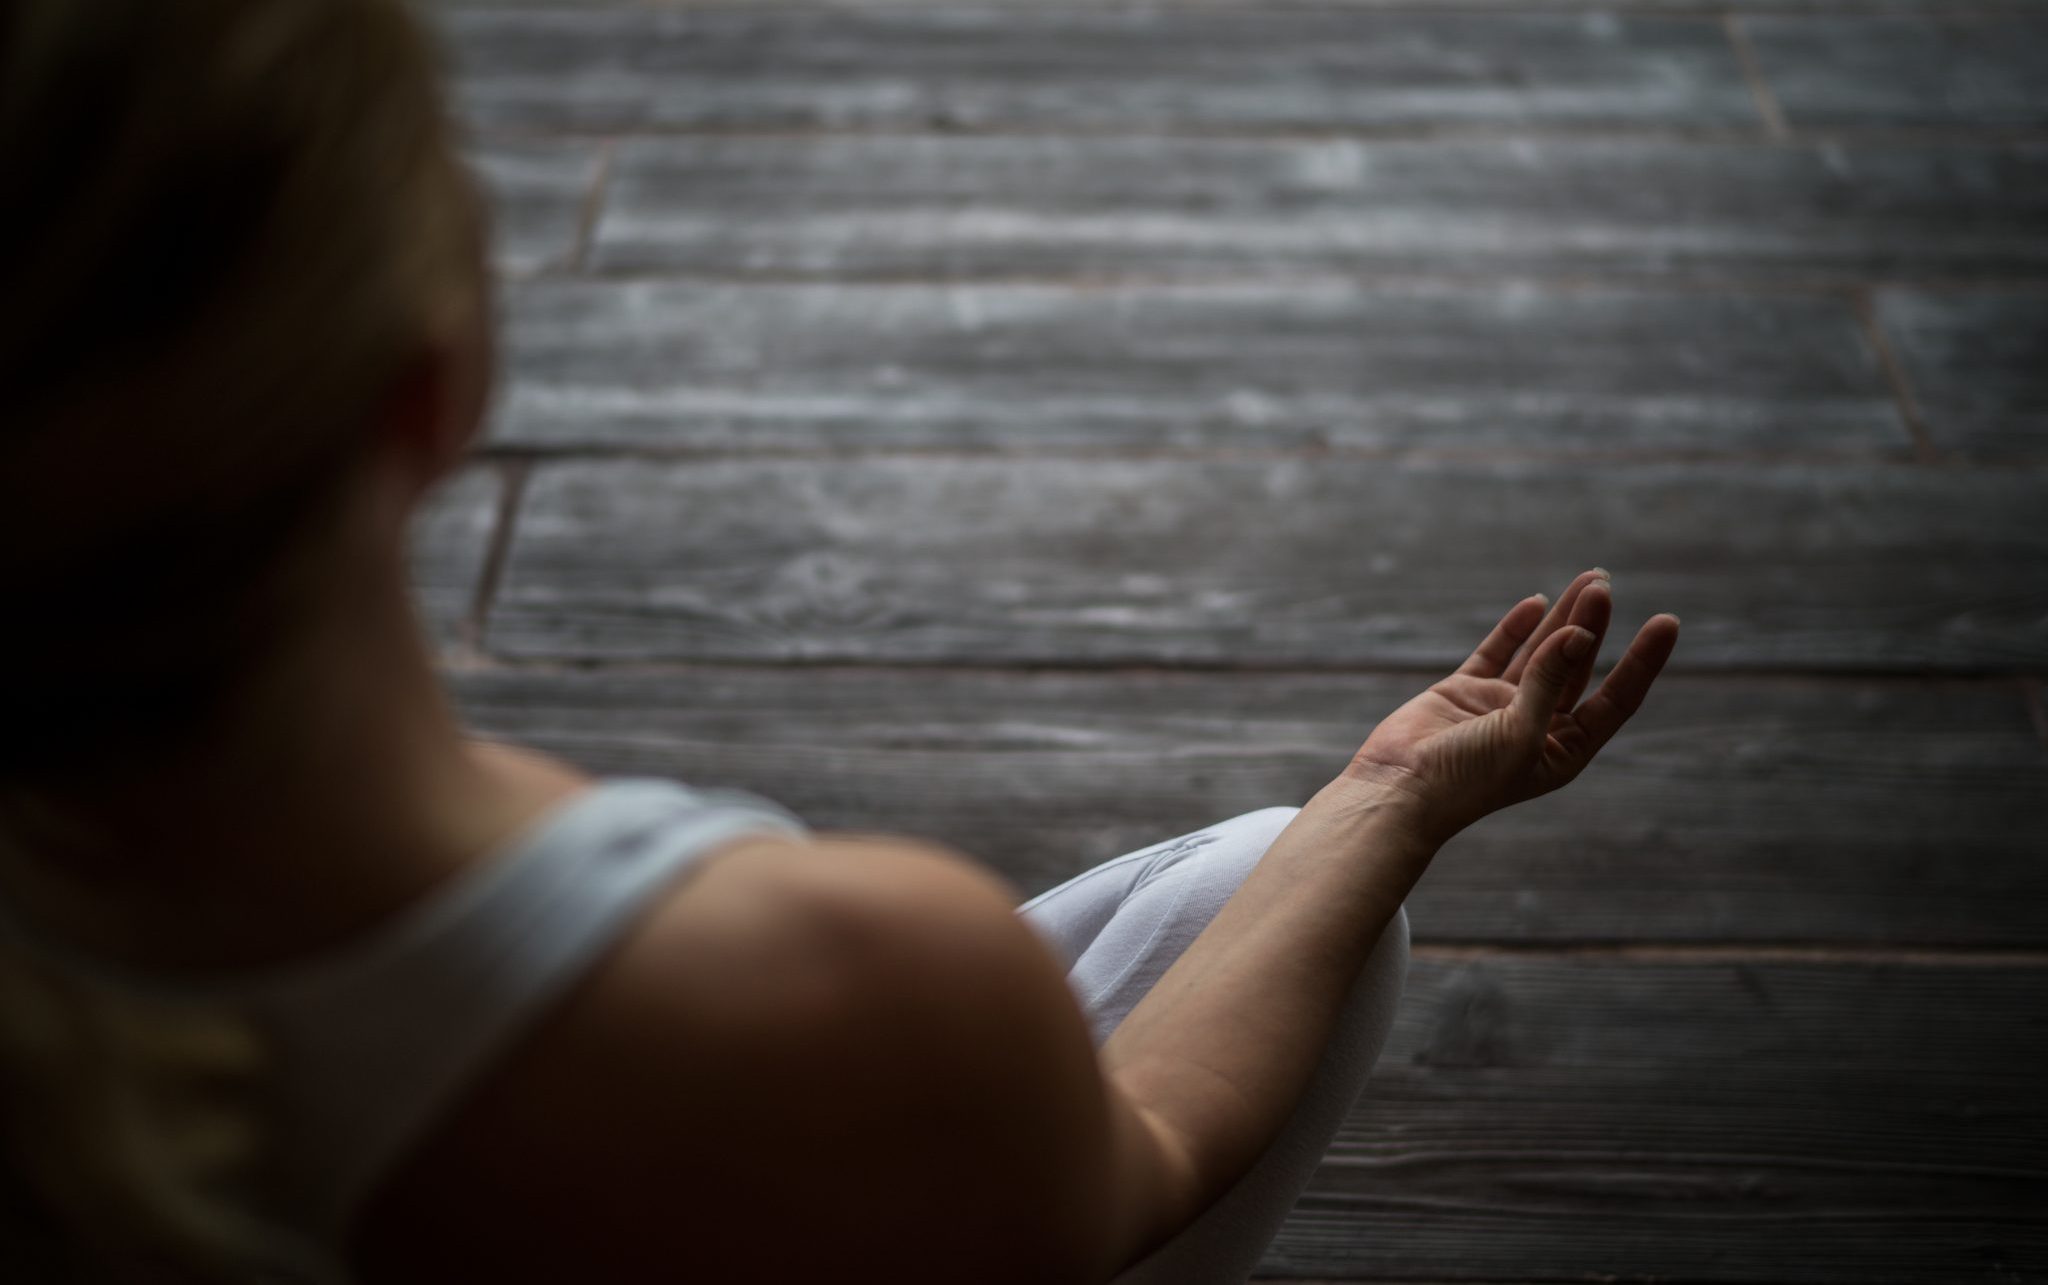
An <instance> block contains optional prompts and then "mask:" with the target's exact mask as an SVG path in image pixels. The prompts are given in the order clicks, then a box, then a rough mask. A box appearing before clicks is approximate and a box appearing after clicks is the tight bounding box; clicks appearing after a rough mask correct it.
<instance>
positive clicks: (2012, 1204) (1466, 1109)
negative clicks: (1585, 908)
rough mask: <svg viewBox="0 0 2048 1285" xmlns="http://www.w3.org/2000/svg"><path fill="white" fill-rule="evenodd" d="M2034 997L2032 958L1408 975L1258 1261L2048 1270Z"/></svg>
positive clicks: (1905, 1275)
mask: <svg viewBox="0 0 2048 1285" xmlns="http://www.w3.org/2000/svg"><path fill="white" fill-rule="evenodd" d="M2044 994H2048V974H2044V972H2043V970H2042V968H2041V966H2040V965H2038V964H2034V965H1989V966H1973V965H1970V964H1967V963H1961V962H1955V963H1949V964H1944V965H1937V966H1926V967H1914V966H1902V965H1898V964H1891V963H1873V964H1861V963H1855V962H1826V963H1814V964H1805V963H1789V962H1770V961H1757V960H1734V961H1729V962H1713V963H1647V962H1634V961H1629V960H1625V959H1618V958H1613V957H1602V956H1589V957H1585V958H1576V959H1575V958H1512V957H1508V958H1490V959H1473V960H1456V961H1451V960H1445V961H1438V960H1433V959H1428V958H1419V959H1416V960H1415V961H1414V962H1413V963H1412V964H1411V966H1410V971H1409V975H1408V985H1407V989H1406V991H1405V993H1404V995H1403V1000H1402V1009H1401V1013H1400V1016H1399V1017H1398V1018H1397V1019H1396V1022H1395V1026H1394V1032H1393V1035H1392V1037H1391V1038H1390V1039H1389V1041H1388V1046H1387V1048H1386V1050H1385V1051H1384V1052H1383V1053H1382V1054H1381V1057H1380V1061H1379V1062H1378V1063H1377V1065H1376V1066H1375V1069H1374V1074H1373V1077H1372V1080H1371V1082H1370V1083H1369V1084H1368V1085H1367V1087H1366V1090H1365V1093H1364V1096H1363V1097H1362V1099H1361V1101H1360V1103H1359V1105H1358V1107H1357V1108H1356V1109H1355V1110H1354V1111H1353V1113H1352V1116H1351V1119H1350V1121H1349V1122H1348V1124H1347V1125H1346V1127H1345V1128H1344V1129H1343V1130H1342V1131H1341V1132H1340V1133H1339V1135H1338V1138H1337V1141H1336V1144H1335V1145H1334V1146H1333V1147H1332V1149H1331V1153H1330V1157H1329V1161H1328V1163H1327V1164H1325V1165H1324V1167H1323V1169H1322V1171H1321V1172H1320V1173H1319V1174H1318V1176H1317V1178H1316V1180H1315V1182H1314V1184H1313V1185H1312V1186H1311V1187H1310V1189H1309V1192H1308V1194H1307V1195H1306V1196H1304V1198H1303V1200H1302V1202H1301V1204H1300V1205H1298V1206H1297V1207H1296V1209H1295V1212H1294V1214H1293V1215H1292V1216H1291V1217H1290V1219H1289V1221H1288V1223H1287V1225H1286V1227H1285V1228H1284V1229H1283V1230H1282V1232H1281V1234H1280V1236H1279V1238H1278V1240H1277V1241H1276V1242H1275V1244H1274V1246H1273V1248H1272V1250H1271V1251H1270V1252H1269V1253H1268V1255H1267V1258H1266V1262H1265V1266H1266V1268H1267V1269H1269V1270H1275V1271H1284V1272H1288V1273H1290V1274H1295V1275H1331V1276H1347V1277H1356V1278H1367V1279H1375V1280H1400V1281H1409V1280H1417V1279H1423V1280H1430V1279H1444V1278H1452V1279H1466V1280H1482V1281H1492V1280H1499V1279H1513V1280H1549V1281H1564V1280H1570V1281H1585V1280H1603V1279H1625V1280H1674V1279H1675V1280H1687V1281H1745V1280H1767V1281H1815V1282H1821V1281H1877V1280H1885V1281H1891V1280H1911V1281H1916V1282H1919V1281H1926V1282H1947V1281H1955V1282H1965V1281H2000V1280H2004V1281H2028V1280H2039V1279H2042V1278H2043V1277H2044V1276H2048V1221H2044V1220H2043V1219H2042V1217H2041V1211H2042V1209H2043V1208H2048V1166H2044V1165H2043V1163H2042V1155H2043V1152H2044V1148H2048V1128H2044V1123H2048V1098H2044V1096H2043V1095H2042V1093H2041V1091H2040V1076H2039V1068H2040V1066H2041V1065H2042V1062H2043V1060H2044V1058H2048V1025H2044V1024H2043V1023H2042V1022H2041V1021H2039V1020H2038V1019H2037V1018H2029V1017H2022V1016H2020V1015H2021V1014H2035V1013H2038V1012H2039V1010H2040V1003H2041V998H2042V996H2043V995H2044Z"/></svg>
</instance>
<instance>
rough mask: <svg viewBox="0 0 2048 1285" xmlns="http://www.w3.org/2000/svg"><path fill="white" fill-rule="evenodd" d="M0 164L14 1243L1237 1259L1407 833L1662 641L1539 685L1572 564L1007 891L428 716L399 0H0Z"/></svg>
mask: <svg viewBox="0 0 2048 1285" xmlns="http://www.w3.org/2000/svg"><path fill="white" fill-rule="evenodd" d="M0 166H4V172H5V173H6V174H7V175H8V178H9V184H10V187H9V195H8V197H7V198H6V201H5V212H4V216H0V217H4V219H5V225H4V231H5V232H6V235H5V236H4V237H0V298H4V300H5V305H4V306H5V313H4V316H0V327H4V332H5V342H4V343H0V404H4V405H5V407H6V415H5V419H4V421H0V587H4V589H5V592H6V593H7V595H8V597H9V602H8V608H9V611H10V615H9V627H8V628H7V629H6V630H5V631H4V637H0V658H4V661H5V666H4V673H5V675H6V679H5V687H4V689H0V729H4V734H0V1088H4V1098H0V1102H4V1109H5V1116H4V1128H5V1135H4V1137H5V1143H6V1147H7V1151H8V1167H7V1173H8V1174H9V1175H10V1184H11V1185H10V1187H9V1189H8V1190H7V1192H6V1195H5V1204H6V1206H7V1207H8V1210H9V1212H8V1214H7V1215H6V1216H5V1219H4V1221H0V1230H4V1232H5V1233H6V1238H5V1244H6V1247H7V1248H6V1253H7V1254H8V1256H9V1267H10V1269H13V1270H18V1271H23V1272H25V1273H27V1274H28V1276H29V1278H34V1276H35V1275H36V1274H37V1273H40V1274H42V1275H45V1276H48V1277H49V1278H51V1279H63V1278H67V1277H68V1278H78V1279H93V1280H99V1279H134V1280H146V1281H169V1280H195V1281H197V1280H205V1281H212V1280H320V1281H338V1280H362V1281H379V1282H382V1281H391V1282H399V1281H435V1282H443V1281H456V1280H489V1281H494V1282H504V1281H521V1280H534V1281H550V1282H553V1281H562V1280H576V1281H640V1280H650V1281H651V1280H680V1279H689V1280H704V1281H728V1280H732V1281H738V1280H766V1281H781V1280H826V1279H830V1280H860V1279H870V1278H873V1279H886V1280H889V1281H892V1282H899V1283H907V1282H912V1281H967V1280H973V1281H982V1282H996V1281H1032V1282H1037V1281H1058V1282H1066V1281H1075V1282H1079V1281H1104V1280H1110V1279H1112V1278H1116V1279H1119V1280H1123V1281H1126V1282H1136V1281H1147V1282H1162V1283H1163V1282H1174V1283H1176V1285H1184V1283H1187V1282H1197V1281H1211V1280H1233V1279H1242V1278H1243V1276H1244V1275H1245V1273H1246V1272H1247V1271H1248V1270H1249V1269H1250V1267H1251V1265H1252V1264H1253V1263H1255V1262H1256V1261H1257V1259H1258V1256H1259V1254H1260V1251H1261V1250H1262V1248H1263V1247H1264V1246H1265V1244H1266V1243H1267V1241H1268V1239H1269V1238H1270V1237H1271V1235H1272V1234H1273V1231H1274V1229H1275V1228H1276V1227H1277V1226H1278V1224H1279V1221H1280V1219H1281V1218H1282V1217H1284V1215H1285V1214H1286V1212H1287V1209H1288V1207H1289V1206H1290V1205H1291V1203H1292V1202H1293V1200H1294V1199H1295V1197H1296V1195H1297V1194H1298V1193H1299V1192H1300V1190H1301V1189H1302V1187H1303V1185H1305V1184H1306V1182H1307V1181H1308V1177H1309V1174H1310V1172H1311V1171H1312V1170H1313V1169H1314V1167H1315V1164H1316V1162H1317V1161H1318V1160H1319V1158H1320V1157H1321V1155H1322V1152H1323V1149H1324V1147H1325V1146H1326V1145H1327V1142H1328V1140H1329V1137H1330V1136H1331V1134H1332V1132H1333V1131H1334V1130H1335V1128H1336V1127H1337V1124H1338V1121H1339V1120H1340V1119H1341V1118H1342V1116H1343V1114H1344V1112H1345V1111H1346V1110H1347V1109H1348V1108H1349V1107H1350V1105H1351V1103H1352V1101H1353V1099H1354V1098H1355V1097H1356V1095H1357V1094H1358V1092H1359V1090H1360V1088H1361V1086H1362V1085H1363V1083H1364V1080H1365V1076H1366V1073H1367V1071H1368V1070H1369V1069H1370V1067H1371V1064H1372V1061H1373V1059H1374V1058H1375V1057H1377V1055H1378V1052H1379V1049H1380V1047H1381V1045H1382V1043H1383V1041H1384V1039H1385V1037H1386V1033H1387V1029H1388V1026H1389V1024H1390V1022H1391V1020H1392V1015H1393V1011H1394V1007H1395V1005H1396V1003H1397V1002H1398V998H1399V993H1400V988H1401V982H1402V978H1403V976H1404V975H1405V966H1406V942H1407V922H1406V917H1405V914H1404V912H1403V910H1402V903H1403V902H1404V901H1405V899H1406V896H1407V893H1408V891H1409V889H1410V888H1412V887H1413V886H1414V883H1415V881H1416V880H1417V879H1418V878H1419V877H1420V876H1421V874H1422V872H1423V870H1424V869H1425V868H1426V867H1427V865H1428V863H1429V861H1430V858H1431V856H1432V855H1433V854H1434V852H1435V851H1436V849H1437V848H1438V847H1439V846H1440V845H1441V844H1442V843H1443V842H1444V841H1445V840H1447V839H1448V838H1450V837H1451V836H1452V835H1453V834H1455V833H1457V832H1458V831H1459V830H1460V829H1462V828H1463V827H1465V826H1466V825H1469V824H1471V823H1472V822H1473V821H1475V820H1477V819H1478V818H1479V817H1481V816H1483V815H1485V814H1487V813H1489V812H1491V811H1494V810H1496V809H1499V808H1501V807H1504V806H1507V805H1508V804H1510V803H1513V802H1516V801H1518V800H1521V799H1525V798H1529V797H1532V796H1534V795H1537V794H1540V793H1543V792H1546V791H1548V790H1551V789H1555V788H1557V787H1558V786H1560V785H1562V784H1564V783H1565V782H1567V781H1569V780H1571V779H1572V778H1573V777H1574V776H1576V775H1577V773H1578V772H1579V771H1580V770H1582V769H1583V768H1584V766H1585V765H1586V763H1587V762H1588V760H1590V759H1591V757H1592V756H1593V755H1594V754H1595V753H1596V752H1597V751H1598V750H1599V748H1600V746H1601V745H1602V744H1604V743H1605V742H1606V741H1607V740H1608V739H1609V738H1610V737H1612V736H1613V735H1614V733H1615V731H1616V730H1617V729H1618V728H1619V726H1620V725H1621V723H1622V722H1623V721H1624V720H1625V719H1626V718H1627V717H1628V716H1629V715H1630V714H1631V713H1632V712H1633V711H1634V710H1635V708H1636V707H1637V706H1638V705H1639V704H1640V703H1641V701H1642V699H1643V697H1644V694H1645V692H1646V691H1647V689H1648V688H1649V686H1650V684H1651V682H1652V680H1653V679H1654V678H1655V676H1656V674H1657V672H1658V670H1659V669H1660V668H1661V666H1662V665H1663V663H1664V661H1665V659H1666V658H1667V657H1668V656H1669V654H1670V652H1671V649H1672V647H1673V646H1674V644H1675V641H1676V637H1677V621H1676V619H1675V618H1674V617H1670V616H1658V617H1654V618H1652V619H1651V620H1650V621H1649V622H1648V623H1647V624H1645V625H1644V626H1643V628H1642V630H1641V632H1640V633H1638V635H1637V636H1636V638H1635V640H1634V642H1633V644H1632V645H1631V646H1630V648H1629V649H1628V651H1627V654H1626V655H1625V657H1624V658H1623V660H1622V661H1621V663H1620V665H1619V666H1618V667H1617V668H1616V669H1615V670H1614V671H1613V672H1612V673H1611V674H1610V675H1609V676H1608V678H1607V679H1606V681H1605V684H1604V685H1603V686H1602V687H1601V689H1600V690H1599V692H1598V693H1596V694H1595V695H1594V696H1592V697H1591V698H1589V699H1587V700H1586V701H1585V702H1584V703H1580V702H1579V697H1580V695H1581V693H1582V692H1583V691H1584V689H1585V687H1586V686H1587V685H1588V682H1589V679H1590V670H1591V666H1592V662H1593V654H1594V652H1595V650H1597V642H1598V639H1599V637H1600V636H1601V635H1602V634H1603V633H1604V631H1605V629H1606V626H1607V623H1608V618H1609V614H1610V611H1611V596H1610V591H1609V586H1608V581H1607V578H1606V576H1605V573H1604V572H1598V571H1594V572H1588V573H1586V574H1583V575H1581V576H1580V577H1578V578H1577V579H1576V580H1574V581H1573V583H1572V584H1571V586H1570V587H1569V588H1568V589H1567V591H1566V592H1565V593H1564V595H1563V596H1562V597H1561V598H1560V599H1559V601H1558V603H1557V604H1556V606H1555V607H1554V608H1551V609H1549V610H1548V611H1547V612H1546V605H1547V604H1546V602H1545V600H1544V599H1543V598H1542V596H1541V595H1536V596H1532V597H1530V598H1528V599H1525V600H1523V601H1522V602H1520V603H1518V604H1516V605H1515V606H1514V607H1513V608H1512V609H1510V610H1509V611H1508V613H1507V614H1506V616H1505V617H1503V618H1502V620H1501V622H1500V624H1499V626H1498V627H1497V628H1495V629H1494V631H1493V632H1492V633H1491V634H1490V635H1489V636H1488V637H1487V638H1486V639H1485V640H1484V641H1483V642H1482V643H1481V644H1480V646H1479V647H1478V649H1477V650H1476V651H1475V652H1474V653H1473V654H1472V657H1471V658H1470V659H1469V660H1468V661H1466V662H1465V664H1464V665H1463V666H1461V667H1460V669H1459V670H1458V672H1457V673H1456V674H1454V675H1452V676H1450V677H1447V678H1446V679H1444V680H1443V681H1442V682H1439V683H1436V684H1434V685H1433V686H1432V687H1431V688H1430V689H1429V690H1428V691H1426V692H1424V693H1423V694H1422V695H1420V696H1418V697H1416V698H1415V699H1414V700H1413V701H1411V702H1409V703H1408V704H1407V705H1405V706H1403V707H1402V708H1401V709H1400V710H1398V711H1396V712H1395V713H1394V714H1393V715H1391V716H1390V717H1389V718H1387V719H1386V720H1385V721H1383V722H1382V723H1380V725H1379V726H1378V727H1377V728H1376V729H1375V730H1374V731H1373V733H1372V735H1371V737H1370V738H1369V739H1368V740H1367V741H1366V742H1365V744H1364V745H1363V746H1362V747H1361V749H1360V750H1359V751H1358V753H1357V754H1356V755H1355V756H1354V757H1353V758H1352V760H1351V761H1350V762H1349V763H1348V764H1347V765H1345V766H1344V767H1343V769H1342V770H1341V771H1340V772H1339V773H1338V774H1337V775H1336V776H1335V777H1334V778H1333V779H1332V781H1331V782H1330V784H1329V785H1327V786H1326V787H1324V788H1323V789H1322V790H1321V791H1319V792H1318V793H1317V794H1316V795H1315V797H1314V798H1312V799H1311V800H1309V802H1308V803H1307V804H1306V805H1305V806H1302V807H1299V808H1296V807H1292V806H1286V807H1273V808H1267V809H1261V810H1259V811H1256V812H1252V813H1248V814H1245V815H1244V816H1239V817H1234V818H1230V819H1228V820H1225V821H1222V822H1219V823H1218V824H1216V825H1214V826H1211V827H1208V828H1206V829H1204V830H1199V831H1195V832H1192V833H1190V834H1188V835H1183V836H1181V837H1179V838H1178V839H1174V840H1169V841H1167V842H1165V843H1162V844H1159V845H1156V846H1155V847H1152V848H1148V849H1145V850H1143V851H1140V852H1136V853H1131V854H1128V855H1126V856H1125V857H1121V858H1118V859H1117V860H1115V861H1111V862H1109V863H1107V864H1105V865H1103V866H1101V867H1097V868H1096V869H1094V870H1091V871H1088V872H1086V873H1084V874H1082V875H1081V876H1079V877H1078V878H1076V879H1074V880H1072V881H1070V882H1069V883H1067V884H1065V885H1062V886H1061V887H1060V888H1056V889H1054V890H1052V891H1050V892H1048V893H1046V894H1045V895H1043V896H1041V897H1038V898H1036V899H1034V900H1033V901H1032V902H1031V903H1029V904H1027V905H1026V906H1023V907H1021V908H1018V907H1016V906H1015V905H1014V902H1015V895H1014V890H1013V889H1012V888H1011V886H1010V885H1008V884H1007V883H1005V882H1004V881H1003V880H1001V879H999V878H997V877H996V876H994V875H993V874H991V873H990V872H988V871H987V870H985V869H984V868H982V867H980V866H979V865H977V864H976V863H975V862H974V861H973V860H972V859H971V858H969V857H967V856H965V855H963V854H960V853H956V852H953V851H950V850H947V849H944V848H940V847H936V846H934V845H932V844H930V843H926V842H922V841H917V840H912V839H906V838H897V837H890V836H874V835H868V836H860V835H846V834H836V835H835V834H825V833H814V832H812V831H810V830H808V829H807V828H806V827H805V826H804V825H803V824H802V822H801V821H799V820H798V819H797V818H796V817H794V816H793V815H791V814H790V813H788V812H787V811H786V810H784V809H782V808H781V807H779V806H778V805H776V804H775V803H773V802H772V801H770V800H767V799H763V798H760V797H758V796H754V795H750V794H746V793H744V792H741V791H736V790H715V789H713V790H700V789H693V788H690V787H688V786H685V785H683V784H681V783H678V782H672V781H665V780H658V779H654V778H592V777H590V776H588V775H586V774H584V773H582V772H580V771H578V770H577V769H576V768H575V767H574V766H573V765H571V764H569V763H566V762H563V761H560V760H558V759H554V758H550V757H548V756H545V755H541V754H536V753H532V752H529V751H525V750H521V749H518V748H515V747H512V746H509V745H500V744H493V743H490V742H488V741H483V740H479V739H476V738H473V737H470V736H468V735H466V734H465V733H464V731H463V729H462V727H461V726H460V724H459V722H458V720H457V719H456V717H455V716H454V714H453V712H452V711H451V708H450V706H449V704H448V702H447V700H446V699H445V697H444V694H443V692H442V690H441V687H440V684H439V681H438V677H437V674H436V672H435V670H434V666H433V660H432V655H431V652H430V650H429V648H428V646H427V645H426V643H425V641H424V640H423V638H422V635H421V631H420V628H419V624H418V621H417V620H416V619H415V617H414V615H413V611H412V600H411V597H410V594H409V591H408V585H407V577H406V550H407V546H408V542H407V531H408V526H409V522H410V517H411V515H412V513H413V512H414V510H415V509H416V508H417V506H418V505H419V503H420V501H421V498H422V497H423V496H424V495H425V494H427V493H429V492H430V491H431V490H432V489H433V488H434V487H435V486H436V485H437V484H438V483H439V482H440V481H441V480H442V479H444V478H446V477H447V476H448V475H449V474H450V472H451V470H453V468H454V467H455V466H456V465H457V464H458V463H459V462H460V461H461V460H462V458H463V456H464V453H465V451H466V450H467V449H468V447H469V446H470V444H471V442H472V441H473V439H474V437H475V434H476V431H477V426H478V424H479V422H480V420H481V416H482V409H483V405H484V402H485V398H486V392H487V389H488V387H489V385H490V382H491V370H492V348H491V338H492V335H491V325H490V316H491V300H490V297H489V280H488V272H487V269H486V266H485V264H486V261H487V259H486V253H485V233H484V227H483V219H482V209H481V203H480V202H479V200H478V197H477V193H476V191H475V189H474V187H473V186H472V183H471V180H470V178H469V176H468V175H467V174H466V173H465V172H464V170H463V168H462V166H461V165H460V164H459V162H458V160H457V157H456V153H455V152H454V150H453V148H452V146H451V142H450V139H449V137H448V135H447V132H446V129H445V127H444V125H443V117H442V108H441V103H440V101H439V98H438V91H437V88H436V84H435V76H434V69H433V67H432V65H431V58H430V56H429V54H428V52H427V49H426V46H425V43H424V41H423V40H422V37H421V35H420V33H419V31H418V30H417V28H416V27H415V25H414V24H413V22H412V21H411V20H410V19H409V17H408V15H407V14H406V13H405V12H404V11H403V9H402V8H401V7H400V5H399V4H398V2H397V0H294V2H293V3H289V4H287V3H279V2H277V0H179V3H177V4H164V3H162V2H161V0H101V2H100V3H96V4H92V5H81V4H77V3H75V0H17V2H16V3H14V4H10V5H8V6H6V7H5V8H4V10H0ZM32 1242H40V1248H39V1249H38V1248H35V1247H33V1245H32ZM10 1278H13V1277H10Z"/></svg>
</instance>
